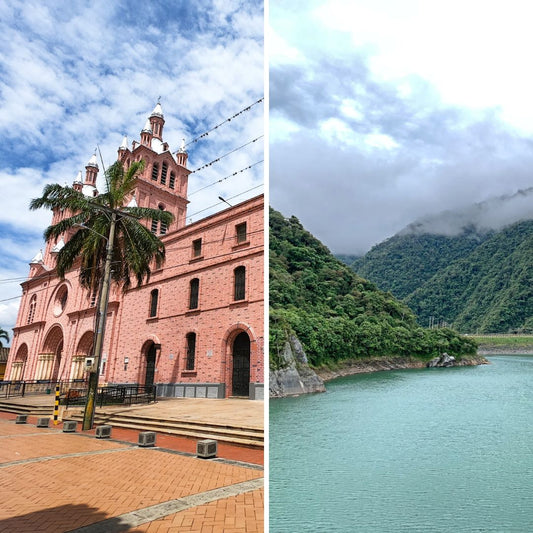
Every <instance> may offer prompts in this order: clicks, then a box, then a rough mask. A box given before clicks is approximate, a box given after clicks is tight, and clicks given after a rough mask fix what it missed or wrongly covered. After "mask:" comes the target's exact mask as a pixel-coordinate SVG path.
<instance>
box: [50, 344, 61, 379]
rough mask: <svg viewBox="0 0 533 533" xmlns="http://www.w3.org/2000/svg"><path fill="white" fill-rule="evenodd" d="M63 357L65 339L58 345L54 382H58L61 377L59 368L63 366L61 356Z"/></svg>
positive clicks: (53, 373) (53, 372) (53, 375)
mask: <svg viewBox="0 0 533 533" xmlns="http://www.w3.org/2000/svg"><path fill="white" fill-rule="evenodd" d="M62 355H63V339H61V342H60V343H59V344H58V345H57V348H56V353H55V357H54V369H53V371H52V381H57V378H58V377H59V367H60V366H61V356H62Z"/></svg>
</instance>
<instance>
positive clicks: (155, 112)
mask: <svg viewBox="0 0 533 533" xmlns="http://www.w3.org/2000/svg"><path fill="white" fill-rule="evenodd" d="M150 116H151V117H161V118H164V117H163V108H162V107H161V104H160V103H159V102H157V104H156V105H155V107H154V110H153V111H152V114H151V115H150Z"/></svg>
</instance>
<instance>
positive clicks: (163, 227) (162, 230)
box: [159, 204, 167, 235]
mask: <svg viewBox="0 0 533 533" xmlns="http://www.w3.org/2000/svg"><path fill="white" fill-rule="evenodd" d="M159 210H160V211H164V210H165V206H164V205H163V204H159ZM166 232H167V225H166V224H165V223H164V222H161V223H160V224H159V233H160V234H161V235H165V234H166Z"/></svg>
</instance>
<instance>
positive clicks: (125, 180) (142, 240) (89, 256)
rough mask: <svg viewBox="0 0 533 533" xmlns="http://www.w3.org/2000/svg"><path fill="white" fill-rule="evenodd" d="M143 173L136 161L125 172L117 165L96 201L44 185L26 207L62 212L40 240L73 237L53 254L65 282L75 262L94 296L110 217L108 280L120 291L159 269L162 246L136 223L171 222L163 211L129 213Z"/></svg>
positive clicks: (109, 171)
mask: <svg viewBox="0 0 533 533" xmlns="http://www.w3.org/2000/svg"><path fill="white" fill-rule="evenodd" d="M143 169H144V161H136V162H134V163H132V165H131V166H130V167H129V168H128V169H127V170H125V169H124V167H123V165H122V163H121V162H120V161H117V162H116V163H114V164H113V165H112V166H110V167H109V168H108V169H107V171H106V173H105V178H106V191H105V192H104V193H103V194H100V195H98V196H96V197H87V196H85V195H84V194H83V193H82V192H80V191H77V190H76V189H74V188H73V187H66V186H65V187H63V186H61V185H58V184H53V185H47V186H46V187H45V188H44V190H43V195H42V196H41V197H40V198H35V199H34V200H32V201H31V203H30V209H32V210H34V209H39V208H42V207H46V208H49V209H52V210H61V211H63V212H67V213H69V214H70V216H66V217H65V218H63V219H62V220H60V221H59V222H58V223H57V224H53V225H51V226H49V227H48V228H47V229H46V231H45V232H44V238H45V240H46V241H47V242H48V241H53V242H55V241H56V240H57V239H58V238H59V237H60V236H61V235H63V234H65V232H69V231H72V229H75V230H76V232H75V233H74V234H73V235H72V236H71V238H70V239H69V240H68V241H67V243H66V244H65V246H64V247H63V248H62V249H61V250H60V251H59V253H58V254H57V264H56V268H57V274H58V275H59V277H60V278H64V276H65V274H66V273H67V272H68V271H69V270H71V269H72V268H73V267H74V265H75V263H76V261H77V260H78V259H79V260H80V266H79V272H80V283H81V285H82V286H83V287H85V288H87V289H90V290H91V291H92V292H94V291H96V290H97V289H98V287H99V285H100V282H101V278H102V275H103V266H104V263H105V260H106V246H107V237H105V236H107V235H109V233H110V229H111V225H112V213H113V212H115V218H116V221H115V223H114V225H115V236H114V244H113V250H112V265H113V266H112V270H111V279H112V281H113V282H115V283H116V284H118V285H121V286H122V287H123V289H124V290H126V289H128V288H129V287H130V286H131V280H132V278H135V279H136V280H137V285H141V284H142V283H143V281H144V280H145V278H146V280H148V279H149V278H150V272H151V269H150V266H151V263H152V261H155V265H156V267H160V266H161V265H162V263H163V261H164V259H165V246H164V244H163V243H162V242H161V240H160V239H159V238H158V237H156V236H155V235H154V234H153V233H152V232H151V231H150V230H149V229H148V228H147V227H146V226H144V225H143V224H142V223H141V221H152V220H156V221H161V222H162V223H163V224H166V225H167V226H168V225H169V224H170V223H171V222H172V220H173V219H174V217H173V216H172V214H171V213H169V212H168V211H162V210H161V209H151V208H147V207H128V206H125V203H126V201H127V200H128V199H129V198H130V197H131V192H132V191H133V189H134V188H135V184H136V180H137V177H138V175H139V174H140V173H141V172H142V171H143Z"/></svg>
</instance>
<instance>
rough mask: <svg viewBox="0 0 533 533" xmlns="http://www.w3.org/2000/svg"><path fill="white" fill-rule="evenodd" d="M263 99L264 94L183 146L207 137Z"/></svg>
mask: <svg viewBox="0 0 533 533" xmlns="http://www.w3.org/2000/svg"><path fill="white" fill-rule="evenodd" d="M264 99H265V97H264V96H263V97H261V98H259V100H257V101H256V102H254V103H253V104H250V105H249V106H248V107H245V108H244V109H241V110H240V111H238V112H237V113H235V114H234V115H232V116H231V117H228V118H227V119H226V120H223V121H222V122H221V123H220V124H217V125H216V126H213V127H212V128H211V129H210V130H208V131H206V132H204V133H202V134H201V135H199V136H198V137H196V138H195V139H193V140H192V141H189V142H188V143H187V144H185V146H189V145H190V144H193V143H196V142H198V141H199V140H200V139H203V138H204V137H207V136H208V135H209V134H210V133H211V132H212V131H215V130H216V129H217V128H220V126H222V125H223V124H226V123H227V122H231V121H232V120H233V119H234V118H237V117H238V116H239V115H242V114H243V113H246V112H247V111H250V109H252V107H253V106H255V105H257V104H259V103H261V102H262V101H263V100H264Z"/></svg>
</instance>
